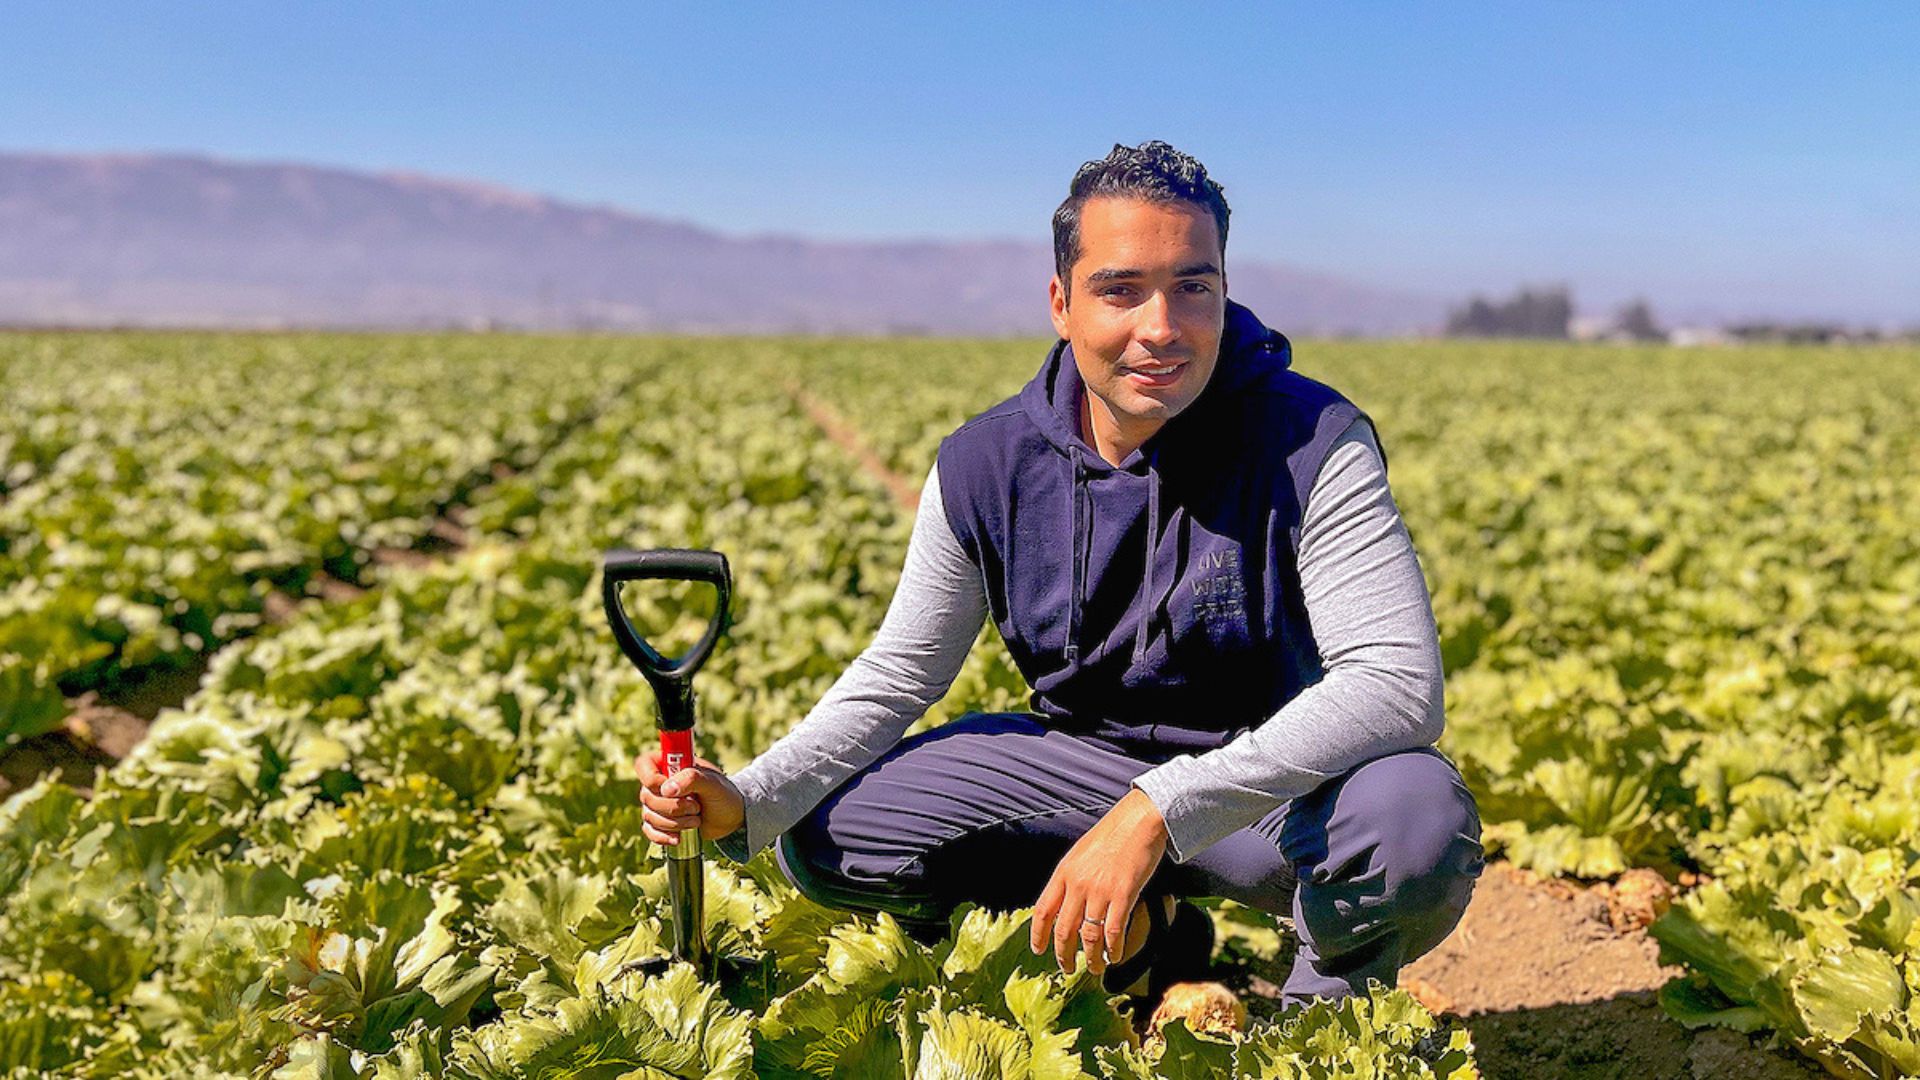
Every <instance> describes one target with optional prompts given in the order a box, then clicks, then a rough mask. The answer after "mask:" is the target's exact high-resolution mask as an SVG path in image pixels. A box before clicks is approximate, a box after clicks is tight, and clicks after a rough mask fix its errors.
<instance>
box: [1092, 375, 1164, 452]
mask: <svg viewBox="0 0 1920 1080" xmlns="http://www.w3.org/2000/svg"><path fill="white" fill-rule="evenodd" d="M1158 430H1160V426H1159V425H1158V424H1156V425H1154V426H1153V427H1151V428H1148V429H1147V430H1145V431H1140V432H1137V433H1136V436H1137V437H1129V436H1128V435H1127V434H1126V433H1125V432H1122V431H1121V430H1120V425H1119V424H1118V423H1117V422H1116V421H1115V420H1114V417H1113V410H1112V409H1110V408H1108V407H1107V405H1106V403H1105V402H1097V400H1096V398H1095V396H1094V393H1093V391H1092V390H1089V389H1087V387H1086V384H1085V383H1082V384H1081V387H1080V437H1081V438H1082V439H1084V440H1086V441H1087V442H1088V443H1090V444H1092V446H1093V448H1094V449H1095V450H1097V451H1099V452H1100V456H1101V457H1102V458H1104V459H1105V460H1106V461H1107V463H1108V464H1110V465H1118V464H1120V463H1121V462H1122V461H1125V460H1126V459H1127V455H1128V454H1131V453H1133V452H1134V451H1135V450H1138V449H1140V444H1142V443H1144V442H1146V441H1147V440H1148V439H1151V438H1153V433H1154V432H1156V431H1158Z"/></svg>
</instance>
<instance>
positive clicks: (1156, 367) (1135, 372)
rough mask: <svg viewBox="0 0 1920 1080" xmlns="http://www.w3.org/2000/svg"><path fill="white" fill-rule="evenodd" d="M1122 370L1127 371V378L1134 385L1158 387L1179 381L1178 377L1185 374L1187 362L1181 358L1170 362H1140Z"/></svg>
mask: <svg viewBox="0 0 1920 1080" xmlns="http://www.w3.org/2000/svg"><path fill="white" fill-rule="evenodd" d="M1124 370H1125V371H1126V373H1127V374H1126V377H1127V379H1128V380H1129V381H1130V382H1132V383H1133V384H1134V385H1135V386H1145V387H1153V388H1160V387H1167V386H1172V385H1173V384H1174V383H1176V382H1179V381H1180V377H1181V376H1182V375H1184V374H1186V371H1187V362H1186V361H1185V360H1182V361H1179V362H1178V363H1172V364H1140V365H1137V366H1132V367H1128V368H1126V369H1124Z"/></svg>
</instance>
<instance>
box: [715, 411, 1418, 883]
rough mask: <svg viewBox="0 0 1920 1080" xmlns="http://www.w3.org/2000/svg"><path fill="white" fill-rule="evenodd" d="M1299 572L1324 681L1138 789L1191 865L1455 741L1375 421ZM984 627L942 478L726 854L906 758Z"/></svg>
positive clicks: (745, 781)
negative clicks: (1351, 782) (837, 669)
mask: <svg viewBox="0 0 1920 1080" xmlns="http://www.w3.org/2000/svg"><path fill="white" fill-rule="evenodd" d="M1299 569H1300V583H1301V587H1302V591H1303V595H1304V598H1305V601H1306V609H1307V617H1308V620H1309V622H1310V623H1311V625H1312V627H1313V635H1314V639H1315V641H1316V642H1317V644H1318V646H1319V649H1320V655H1321V659H1322V662H1323V666H1324V668H1325V671H1326V674H1325V677H1323V678H1322V679H1321V680H1320V681H1319V682H1317V683H1314V684H1313V685H1311V686H1308V687H1307V688H1306V689H1305V690H1302V691H1301V692H1300V693H1299V694H1298V695H1296V696H1295V697H1294V698H1293V699H1292V700H1291V701H1288V702H1287V703H1286V704H1285V705H1284V706H1282V707H1281V708H1280V710H1279V711H1278V712H1276V713H1275V714H1274V715H1273V716H1272V717H1270V718H1268V719H1267V720H1266V721H1265V722H1263V723H1261V724H1260V725H1258V726H1257V727H1255V728H1253V729H1252V730H1250V731H1248V732H1246V733H1245V734H1243V735H1241V736H1240V737H1239V738H1236V739H1234V740H1232V741H1231V742H1229V743H1227V744H1226V745H1224V746H1221V747H1219V748H1218V749H1214V750H1209V751H1207V752H1205V753H1202V754H1197V755H1196V754H1182V755H1180V756H1178V757H1175V758H1173V759H1171V760H1169V761H1167V762H1165V763H1163V764H1160V765H1157V766H1154V767H1153V768H1151V769H1148V770H1147V771H1146V772H1145V773H1143V774H1141V775H1140V776H1139V777H1138V778H1137V779H1135V780H1134V786H1135V787H1137V788H1139V789H1140V790H1141V791H1143V792H1145V793H1146V795H1147V797H1148V798H1149V799H1151V800H1152V801H1153V804H1154V806H1155V807H1156V808H1157V809H1158V810H1159V811H1160V814H1161V816H1162V817H1163V818H1165V819H1166V823H1167V832H1168V837H1169V839H1168V847H1169V849H1170V851H1171V852H1172V854H1173V857H1174V860H1175V861H1176V862H1185V861H1187V860H1188V859H1191V858H1193V857H1194V856H1195V855H1196V854H1198V853H1199V852H1200V851H1202V850H1204V849H1205V848H1206V847H1207V846H1208V845H1210V844H1212V843H1214V842H1215V841H1217V840H1219V839H1220V838H1222V837H1224V836H1226V835H1228V834H1229V833H1232V832H1234V831H1236V830H1238V829H1240V828H1243V827H1245V826H1247V825H1250V824H1252V823H1253V822H1255V821H1257V820H1259V819H1260V818H1261V817H1263V816H1264V815H1266V813H1267V812H1268V811H1270V810H1272V809H1273V808H1274V807H1276V806H1278V805H1280V804H1281V803H1282V802H1284V801H1286V800H1288V799H1291V798H1294V797H1295V796H1299V795H1303V794H1305V793H1307V792H1308V791H1311V790H1313V789H1314V788H1315V787H1317V786H1319V785H1320V784H1321V783H1322V782H1324V781H1326V780H1329V779H1332V778H1333V777H1336V776H1339V775H1340V774H1342V773H1344V772H1346V771H1347V770H1348V769H1351V768H1352V767H1354V766H1355V765H1358V764H1360V763H1361V762H1363V761H1366V760H1367V759H1369V758H1373V757H1377V756H1379V755H1381V754H1385V753H1391V752H1393V751H1396V750H1406V749H1411V748H1413V747H1416V746H1426V745H1430V744H1432V743H1433V742H1434V741H1435V740H1437V739H1438V738H1439V736H1440V730H1441V727H1442V726H1443V724H1444V713H1443V708H1442V672H1441V666H1440V643H1439V636H1438V633H1437V630H1436V628H1435V624H1434V618H1433V608H1432V603H1431V600H1430V599H1429V597H1428V595H1427V586H1426V580H1425V579H1424V578H1423V577H1422V576H1421V572H1420V564H1419V561H1418V559H1417V558H1416V556H1415V554H1414V551H1413V543H1412V540H1411V538H1410V537H1409V536H1408V534H1407V530H1406V526H1405V524H1404V523H1403V522H1402V521H1401V520H1400V512H1399V509H1398V507H1396V506H1395V505H1394V502H1393V496H1392V494H1391V493H1390V492H1389V490H1388V488H1387V476H1386V468H1385V465H1384V463H1383V462H1382V460H1381V457H1380V451H1379V447H1378V445H1377V444H1376V443H1375V442H1374V439H1373V435H1372V432H1371V429H1370V428H1369V426H1368V424H1367V423H1366V422H1365V421H1364V420H1356V421H1354V423H1353V424H1352V426H1350V427H1349V428H1348V429H1347V430H1346V431H1345V432H1344V433H1343V434H1342V435H1341V436H1340V438H1339V439H1338V440H1337V441H1336V442H1335V443H1334V445H1333V447H1332V449H1331V451H1330V452H1329V453H1328V456H1327V460H1326V463H1325V465H1323V466H1322V467H1321V471H1320V475H1319V476H1318V477H1316V478H1315V480H1314V484H1313V488H1312V491H1311V492H1310V493H1309V495H1308V499H1307V505H1306V506H1305V508H1304V519H1303V521H1302V524H1301V534H1300V564H1299ZM986 616H987V601H986V591H985V583H984V581H983V579H982V577H981V573H980V569H979V567H977V566H975V565H974V564H973V562H972V561H971V560H969V559H968V558H967V555H966V553H965V552H964V551H963V550H962V549H961V547H960V543H959V541H958V540H957V539H956V538H955V537H954V535H953V531H952V529H951V527H950V526H949V525H948V524H947V517H946V513H945V511H944V510H943V508H942V505H941V501H940V473H939V469H938V468H935V469H934V470H932V471H931V472H930V473H929V474H928V476H927V483H926V487H925V488H924V489H923V491H922V492H921V496H920V508H919V512H918V516H917V517H916V518H915V520H914V524H913V534H912V537H911V539H909V541H908V543H907V558H906V565H905V567H904V568H903V570H902V571H901V575H900V584H899V586H898V588H897V589H896V590H895V592H894V595H893V600H892V602H891V604H890V605H889V606H888V608H887V614H886V617H885V618H884V619H883V620H882V621H881V624H880V629H879V631H878V633H876V634H875V636H874V639H873V643H872V644H871V645H869V646H868V647H867V648H866V649H865V650H864V651H863V652H861V654H860V655H859V657H858V658H856V659H855V660H854V662H853V663H852V664H851V665H850V666H849V667H848V668H847V670H846V672H845V673H844V674H842V675H841V676H840V678H839V679H838V680H837V681H836V682H835V683H834V684H833V686H832V688H831V689H829V690H828V691H827V694H826V696H825V697H823V698H822V699H821V700H820V703H819V704H818V705H816V706H815V707H814V708H813V710H812V711H811V712H809V713H808V714H807V716H806V717H805V718H804V719H803V720H801V722H800V723H799V724H797V725H795V727H794V728H793V729H792V730H791V731H789V732H788V733H787V734H786V735H785V736H783V737H782V738H780V739H779V740H778V741H777V742H775V743H774V745H773V746H771V747H769V748H768V749H767V751H766V752H765V753H763V754H761V755H760V756H759V757H758V758H756V759H754V761H753V762H752V763H751V764H749V765H748V766H747V767H746V768H744V769H742V770H740V772H738V773H736V774H734V775H733V781H734V783H735V784H736V785H737V786H738V787H739V789H740V791H741V794H742V795H743V796H745V800H746V827H745V828H743V829H739V830H737V831H735V832H734V833H733V834H732V835H731V836H728V837H726V838H725V839H723V840H721V841H720V844H719V846H720V849H721V850H722V851H723V852H724V853H725V854H727V855H728V856H729V857H731V858H734V859H736V860H745V859H746V858H748V857H750V856H751V855H753V854H754V853H755V852H758V851H759V850H760V849H761V848H763V847H765V846H766V845H767V844H769V843H771V842H772V841H773V840H774V838H776V837H778V836H779V835H780V834H781V833H783V832H785V831H786V830H787V829H788V828H790V827H792V826H793V824H794V823H795V822H797V821H799V820H800V819H801V818H802V817H804V816H805V815H806V814H807V813H808V811H810V810H812V809H813V808H814V807H815V806H816V805H818V804H819V803H820V801H821V800H822V799H824V798H825V797H826V796H827V795H828V794H829V793H831V792H832V791H833V790H834V789H835V788H837V787H839V786H840V785H841V784H842V783H844V782H846V780H847V779H848V778H850V777H852V776H853V775H854V774H855V773H857V772H859V771H860V770H861V769H863V768H865V767H866V766H868V765H870V764H872V763H873V762H874V761H875V760H877V759H878V758H879V757H880V756H881V755H882V754H884V753H886V752H887V750H889V749H891V748H892V747H893V746H894V745H895V744H897V743H898V742H899V741H900V739H901V737H902V736H903V735H904V734H905V732H906V730H907V728H908V727H909V726H911V725H912V724H913V722H914V721H915V720H917V719H919V718H920V716H921V715H922V714H923V713H925V712H926V710H927V709H929V708H931V707H932V706H933V705H934V704H935V703H936V702H938V701H939V700H940V698H941V697H942V696H943V695H944V694H945V693H946V692H947V688H948V687H949V686H951V685H952V684H953V680H954V678H955V677H956V676H957V675H958V674H959V673H960V668H961V665H962V664H963V663H964V662H965V660H966V658H967V653H968V650H969V649H971V648H972V645H973V642H974V639H975V638H976V637H977V636H978V635H979V632H980V628H981V626H982V625H983V624H984V622H985V620H986Z"/></svg>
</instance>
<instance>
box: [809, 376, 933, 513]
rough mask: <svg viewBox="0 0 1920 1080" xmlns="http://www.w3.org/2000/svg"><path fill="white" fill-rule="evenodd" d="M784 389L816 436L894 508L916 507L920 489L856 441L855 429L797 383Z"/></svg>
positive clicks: (908, 508) (857, 435)
mask: <svg viewBox="0 0 1920 1080" xmlns="http://www.w3.org/2000/svg"><path fill="white" fill-rule="evenodd" d="M786 389H787V396H789V397H791V398H792V399H793V403H794V404H795V405H798V406H799V407H800V411H801V412H803V413H806V414H807V419H809V420H812V421H813V424H814V426H815V427H817V428H819V429H820V433H821V434H823V435H825V436H826V437H827V439H828V440H829V441H831V442H832V443H833V444H834V445H835V446H838V447H839V448H840V449H842V450H844V451H846V453H847V456H848V457H851V458H853V459H854V461H855V462H857V463H858V464H859V466H860V471H862V472H864V473H866V474H867V475H868V476H871V477H873V478H874V479H875V480H878V481H879V482H880V485H881V486H882V487H884V488H886V489H887V494H888V495H890V496H892V498H893V501H894V503H895V504H897V505H898V506H900V507H901V508H903V509H906V510H912V509H914V508H915V507H917V506H919V505H920V489H918V488H916V487H914V486H913V484H912V483H910V482H909V481H908V480H907V478H906V477H904V476H901V475H900V474H899V473H897V472H894V471H893V470H892V469H890V468H888V467H887V463H886V461H884V460H883V459H882V458H881V457H880V455H879V454H877V453H875V452H874V450H873V448H872V447H870V446H868V445H867V444H866V441H865V440H864V439H862V438H861V437H860V432H859V430H858V429H856V428H855V427H854V426H853V425H852V424H849V423H847V422H846V421H845V420H843V419H841V417H840V414H839V413H837V412H834V411H833V408H832V407H831V406H829V405H828V404H827V403H826V402H824V401H821V400H820V399H819V398H817V397H814V396H813V395H812V394H809V393H807V392H806V391H805V390H803V389H801V388H800V386H799V385H798V384H797V383H789V384H787V388H786Z"/></svg>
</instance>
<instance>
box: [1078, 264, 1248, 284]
mask: <svg viewBox="0 0 1920 1080" xmlns="http://www.w3.org/2000/svg"><path fill="white" fill-rule="evenodd" d="M1218 273H1220V268H1219V267H1217V266H1215V265H1213V264H1212V263H1209V262H1203V263H1193V264H1191V265H1189V266H1182V267H1179V268H1178V269H1176V270H1174V272H1173V276H1174V277H1205V276H1206V275H1208V274H1218ZM1146 276H1147V272H1146V271H1145V270H1136V269H1134V268H1132V267H1130V266H1118V267H1116V266H1109V267H1106V268H1104V269H1100V270H1095V271H1094V272H1093V273H1091V274H1088V275H1087V284H1089V285H1098V284H1101V283H1102V282H1107V281H1123V280H1126V279H1128V278H1140V277H1146Z"/></svg>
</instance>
